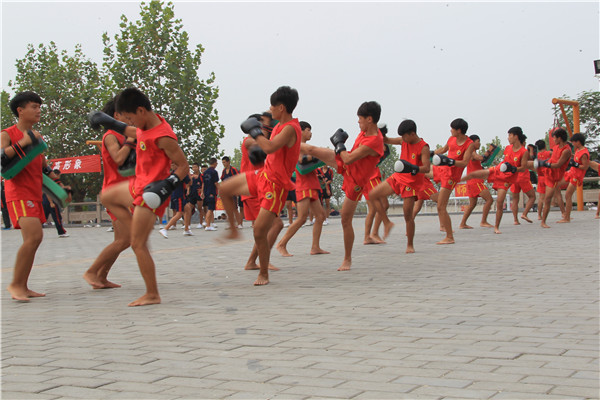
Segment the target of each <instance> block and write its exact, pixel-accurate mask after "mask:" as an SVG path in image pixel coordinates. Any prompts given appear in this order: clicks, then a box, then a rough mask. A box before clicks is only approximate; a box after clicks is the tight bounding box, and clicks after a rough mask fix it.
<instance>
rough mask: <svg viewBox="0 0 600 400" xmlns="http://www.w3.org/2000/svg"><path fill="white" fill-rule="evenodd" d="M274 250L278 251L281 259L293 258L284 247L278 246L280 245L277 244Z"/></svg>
mask: <svg viewBox="0 0 600 400" xmlns="http://www.w3.org/2000/svg"><path fill="white" fill-rule="evenodd" d="M276 248H277V251H279V253H280V254H281V255H282V256H283V257H292V256H293V254H290V253H288V251H287V249H286V248H285V247H284V246H282V245H280V244H278V245H277V247H276Z"/></svg>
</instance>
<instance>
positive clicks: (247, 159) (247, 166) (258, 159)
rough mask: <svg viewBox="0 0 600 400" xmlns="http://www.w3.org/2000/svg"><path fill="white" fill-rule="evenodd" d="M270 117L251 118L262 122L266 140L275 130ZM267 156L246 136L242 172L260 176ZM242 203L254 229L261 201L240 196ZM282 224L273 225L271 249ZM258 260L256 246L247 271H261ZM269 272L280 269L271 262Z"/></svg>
mask: <svg viewBox="0 0 600 400" xmlns="http://www.w3.org/2000/svg"><path fill="white" fill-rule="evenodd" d="M265 114H268V115H264V114H263V115H261V114H253V115H251V116H250V117H249V118H254V119H256V120H257V121H261V123H262V126H261V128H262V133H263V135H265V137H266V138H270V137H271V132H272V131H273V128H272V127H271V126H270V122H271V119H270V117H269V116H270V114H269V113H265ZM266 157H267V154H266V153H265V152H264V151H263V150H262V149H261V148H260V146H259V145H258V144H256V140H254V139H252V138H251V137H250V136H246V137H245V138H244V140H243V141H242V160H241V163H240V172H241V173H242V174H245V173H246V172H251V173H254V174H260V171H261V170H262V169H263V167H264V166H265V158H266ZM240 197H241V199H242V202H243V204H244V207H243V209H244V218H245V219H246V220H247V221H251V222H252V228H254V221H256V217H258V213H259V211H260V200H259V199H258V198H257V197H255V196H240ZM282 227H283V225H282V224H273V226H272V227H271V229H270V230H269V233H268V234H267V240H268V242H269V248H273V245H274V244H275V241H276V240H277V236H279V232H281V228H282ZM257 260H258V249H257V248H256V244H254V245H253V246H252V251H251V252H250V256H249V257H248V261H247V262H246V265H245V266H244V269H245V270H256V269H260V267H259V266H258V264H257V263H256V261H257ZM269 270H271V271H279V268H277V267H275V266H274V265H273V264H272V263H271V262H269Z"/></svg>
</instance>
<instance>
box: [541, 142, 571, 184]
mask: <svg viewBox="0 0 600 400" xmlns="http://www.w3.org/2000/svg"><path fill="white" fill-rule="evenodd" d="M567 149H569V150H570V149H571V148H570V147H569V145H568V143H565V144H564V146H563V147H559V145H555V146H554V147H552V157H550V163H557V162H558V160H560V157H561V156H562V154H563V152H564V151H565V150H567ZM568 166H569V163H568V162H566V163H564V164H563V165H562V166H561V167H560V168H547V169H546V171H544V172H545V174H546V176H549V177H551V179H552V180H553V181H554V182H558V181H560V180H561V179H562V177H563V176H564V175H565V171H566V170H567V167H568Z"/></svg>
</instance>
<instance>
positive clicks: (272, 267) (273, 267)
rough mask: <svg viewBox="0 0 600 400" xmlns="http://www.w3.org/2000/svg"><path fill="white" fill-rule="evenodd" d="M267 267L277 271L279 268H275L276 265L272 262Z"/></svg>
mask: <svg viewBox="0 0 600 400" xmlns="http://www.w3.org/2000/svg"><path fill="white" fill-rule="evenodd" d="M269 269H270V270H271V271H279V268H277V267H276V266H274V265H273V264H271V263H269Z"/></svg>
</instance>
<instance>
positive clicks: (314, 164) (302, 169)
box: [296, 156, 325, 175]
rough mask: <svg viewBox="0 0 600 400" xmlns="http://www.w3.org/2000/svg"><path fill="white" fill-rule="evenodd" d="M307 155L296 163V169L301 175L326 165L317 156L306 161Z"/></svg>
mask: <svg viewBox="0 0 600 400" xmlns="http://www.w3.org/2000/svg"><path fill="white" fill-rule="evenodd" d="M305 157H306V156H304V157H302V161H301V162H299V163H297V164H296V171H298V173H299V174H300V175H306V174H308V173H309V172H312V171H314V170H315V169H317V168H319V167H322V166H323V165H325V163H324V162H323V161H321V160H319V159H318V158H315V157H313V158H312V160H310V161H308V160H307V161H304V160H305Z"/></svg>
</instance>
